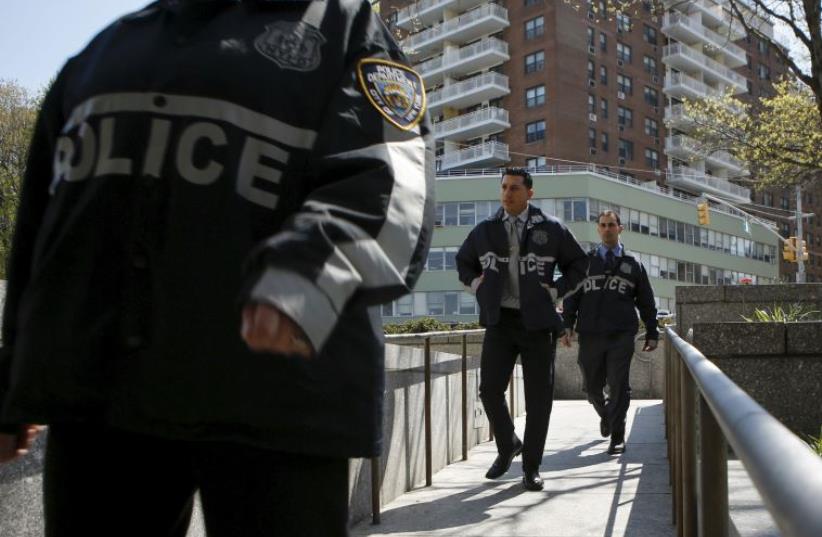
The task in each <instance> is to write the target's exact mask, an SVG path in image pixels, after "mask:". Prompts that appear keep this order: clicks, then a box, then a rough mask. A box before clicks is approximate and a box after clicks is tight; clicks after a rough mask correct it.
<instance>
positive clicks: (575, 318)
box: [562, 211, 659, 454]
mask: <svg viewBox="0 0 822 537" xmlns="http://www.w3.org/2000/svg"><path fill="white" fill-rule="evenodd" d="M622 229H623V227H622V223H621V222H620V219H619V215H618V214H617V213H616V212H614V211H604V212H602V213H600V215H599V217H598V218H597V232H598V233H599V237H600V239H601V240H602V243H601V244H600V245H599V246H597V247H596V248H594V249H593V250H591V251H590V252H589V254H588V259H589V267H588V277H587V278H586V280H585V284H584V285H583V286H582V288H581V289H579V290H578V291H577V292H576V293H574V294H573V295H572V296H570V297H568V298H566V299H565V303H564V306H563V317H564V320H565V329H566V331H565V334H564V335H563V337H562V343H563V345H565V346H566V347H570V346H571V339H572V337H573V332H574V328H575V327H576V331H577V332H578V333H579V365H580V368H581V370H582V374H583V383H584V388H585V391H586V392H588V401H589V402H590V403H591V404H592V405H594V409H596V411H597V414H599V417H600V433H601V434H602V436H603V437H608V436H610V437H611V443H610V445H609V446H608V453H610V454H614V453H621V452H623V451H624V450H625V416H626V414H627V413H628V405H629V404H630V401H631V386H630V384H629V382H628V374H629V371H630V367H631V358H632V357H633V355H634V336H635V335H636V333H637V330H638V328H639V322H638V320H637V315H636V310H639V315H640V317H641V318H642V321H643V322H644V323H645V345H644V346H643V348H642V350H643V351H645V352H648V351H652V350H654V349H655V348H656V346H657V340H658V339H659V333H658V331H657V322H656V306H655V304H654V292H653V289H651V283H650V282H649V281H648V274H647V272H645V267H644V266H642V263H641V262H640V261H639V259H638V258H637V256H635V255H633V254H631V253H630V252H628V251H627V250H625V247H624V246H623V245H622V243H621V242H620V241H619V235H620V233H621V232H622ZM606 383H607V384H608V397H607V398H606V397H605V395H604V393H603V389H604V388H605V384H606Z"/></svg>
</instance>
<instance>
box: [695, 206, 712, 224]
mask: <svg viewBox="0 0 822 537" xmlns="http://www.w3.org/2000/svg"><path fill="white" fill-rule="evenodd" d="M696 219H697V220H698V221H699V225H700V226H708V225H710V224H711V213H710V212H708V202H707V201H700V202H699V203H697V204H696Z"/></svg>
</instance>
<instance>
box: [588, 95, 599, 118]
mask: <svg viewBox="0 0 822 537" xmlns="http://www.w3.org/2000/svg"><path fill="white" fill-rule="evenodd" d="M588 113H589V114H596V113H597V98H596V97H594V96H593V95H590V94H589V95H588Z"/></svg>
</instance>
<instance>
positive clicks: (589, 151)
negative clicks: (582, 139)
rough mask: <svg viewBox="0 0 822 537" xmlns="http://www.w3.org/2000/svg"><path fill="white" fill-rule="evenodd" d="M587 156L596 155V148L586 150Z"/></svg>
mask: <svg viewBox="0 0 822 537" xmlns="http://www.w3.org/2000/svg"><path fill="white" fill-rule="evenodd" d="M588 154H589V155H596V154H597V148H596V147H589V148H588Z"/></svg>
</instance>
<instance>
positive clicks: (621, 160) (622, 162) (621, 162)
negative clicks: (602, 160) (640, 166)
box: [617, 157, 625, 166]
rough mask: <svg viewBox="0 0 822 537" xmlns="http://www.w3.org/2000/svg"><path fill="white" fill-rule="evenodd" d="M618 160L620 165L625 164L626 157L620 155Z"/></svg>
mask: <svg viewBox="0 0 822 537" xmlns="http://www.w3.org/2000/svg"><path fill="white" fill-rule="evenodd" d="M617 162H618V163H619V165H620V166H625V159H624V158H622V157H619V160H618V161H617Z"/></svg>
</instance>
